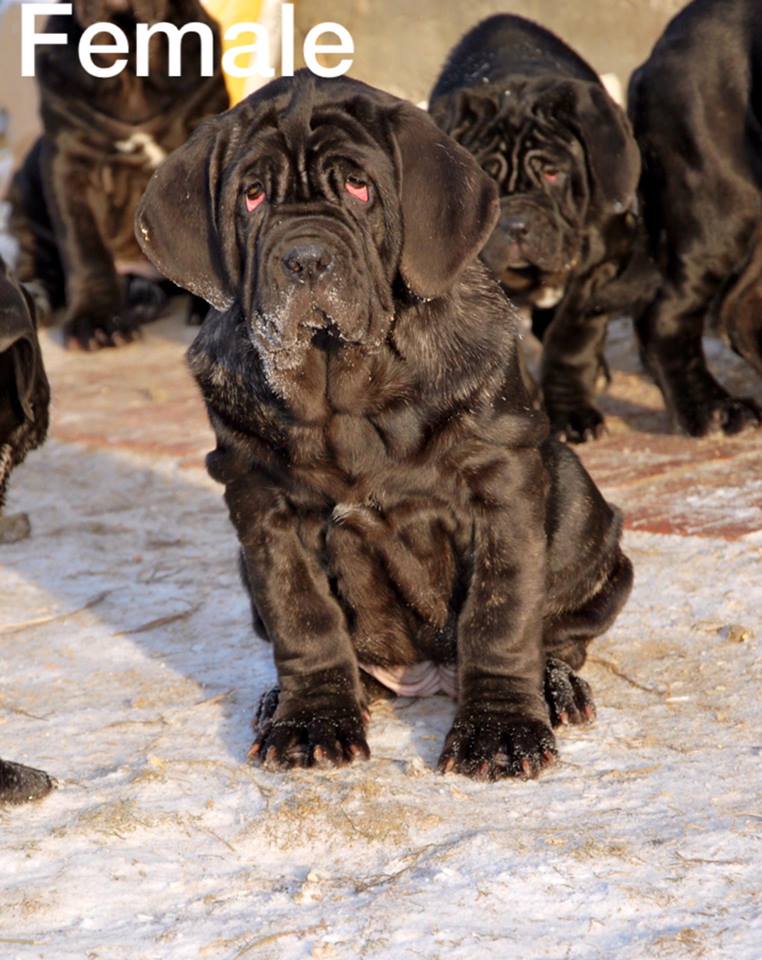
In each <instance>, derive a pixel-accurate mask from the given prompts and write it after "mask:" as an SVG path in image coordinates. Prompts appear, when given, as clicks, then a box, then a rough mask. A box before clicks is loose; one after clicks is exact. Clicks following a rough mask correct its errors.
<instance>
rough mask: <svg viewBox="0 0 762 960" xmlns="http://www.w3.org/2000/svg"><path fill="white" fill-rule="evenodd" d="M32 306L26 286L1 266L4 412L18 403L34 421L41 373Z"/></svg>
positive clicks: (0, 406) (0, 404)
mask: <svg viewBox="0 0 762 960" xmlns="http://www.w3.org/2000/svg"><path fill="white" fill-rule="evenodd" d="M0 262H1V261H0ZM32 309H33V307H32V306H31V300H30V299H27V294H26V292H25V291H24V290H23V288H21V287H18V286H17V285H16V284H15V283H14V282H12V281H11V279H10V278H9V277H8V276H7V275H5V271H4V270H2V269H0V369H1V370H3V372H4V375H2V374H0V414H2V412H3V410H5V409H6V408H8V407H10V408H11V409H12V408H14V407H17V408H20V410H18V409H17V411H16V415H17V416H19V417H20V419H23V418H26V419H27V420H30V421H32V420H34V409H33V407H32V393H33V392H34V384H35V377H36V375H37V350H36V344H35V338H36V334H35V327H34V321H33V320H32V316H33V315H32V313H31V310H32ZM2 440H3V438H2V437H0V442H2Z"/></svg>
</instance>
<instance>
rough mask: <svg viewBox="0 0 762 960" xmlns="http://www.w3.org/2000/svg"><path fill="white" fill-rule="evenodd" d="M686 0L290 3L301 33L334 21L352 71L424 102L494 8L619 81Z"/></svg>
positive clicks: (342, 0) (315, 0)
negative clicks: (545, 32)
mask: <svg viewBox="0 0 762 960" xmlns="http://www.w3.org/2000/svg"><path fill="white" fill-rule="evenodd" d="M683 6H685V0H508V2H506V0H503V2H502V3H501V2H496V0H465V2H455V0H296V11H297V24H298V27H299V29H300V31H301V32H302V38H303V36H304V34H305V33H306V31H307V30H309V28H310V27H311V26H313V24H315V23H318V22H320V21H322V20H336V21H338V22H339V23H342V24H344V26H345V27H347V29H348V30H349V31H350V33H351V34H352V36H353V37H354V40H355V51H356V52H355V63H354V67H353V68H352V70H351V72H350V75H351V76H353V77H356V78H357V79H358V80H365V81H367V82H368V83H372V84H374V85H375V86H379V87H384V88H386V89H387V90H389V91H390V92H392V93H396V94H397V95H399V96H406V97H410V98H411V99H413V100H416V101H419V100H423V99H425V98H426V97H427V96H428V94H429V91H430V89H431V87H432V86H433V83H434V80H435V79H436V76H437V73H438V71H439V69H440V68H441V66H442V63H443V61H444V58H445V56H446V54H447V52H448V51H449V50H450V48H451V47H452V46H453V44H454V43H455V42H456V41H457V40H458V39H459V38H460V37H461V36H462V35H463V34H464V33H465V32H466V31H467V30H468V29H469V28H470V27H472V26H474V25H475V24H476V23H478V22H479V20H481V19H483V18H484V17H486V16H489V15H490V14H493V13H518V14H521V15H523V16H527V17H530V18H531V19H533V20H536V21H537V22H538V23H541V24H542V25H543V26H546V27H548V28H549V29H551V30H553V31H554V32H555V33H557V34H559V36H561V38H562V39H564V40H565V41H566V42H567V43H569V44H571V46H573V47H575V48H576V49H577V51H578V52H579V53H580V54H582V56H583V57H585V58H586V59H587V60H588V61H589V62H590V64H591V65H592V66H593V67H594V68H595V69H596V70H598V71H599V73H616V74H617V75H618V76H619V77H620V79H621V80H622V82H623V84H625V85H626V82H627V78H628V77H629V75H630V73H631V72H632V70H633V69H634V68H635V67H637V66H638V65H639V64H640V63H642V62H643V60H645V58H646V57H647V56H648V54H649V53H650V51H651V47H652V46H653V43H654V41H655V40H656V38H657V37H658V36H659V34H660V33H661V31H662V30H663V29H664V26H665V25H666V23H667V21H668V20H669V19H670V17H672V15H673V14H674V13H675V12H676V11H677V10H679V9H680V8H681V7H683Z"/></svg>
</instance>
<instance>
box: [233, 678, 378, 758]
mask: <svg viewBox="0 0 762 960" xmlns="http://www.w3.org/2000/svg"><path fill="white" fill-rule="evenodd" d="M280 700H281V694H280V690H279V689H278V688H277V687H275V688H273V689H272V690H268V691H267V693H265V694H264V695H263V696H262V698H261V700H260V701H259V707H258V708H257V714H256V717H255V719H254V734H255V737H254V743H253V744H252V746H251V749H250V750H249V760H250V761H251V762H253V763H254V762H260V763H261V764H262V765H263V766H265V767H267V768H269V769H284V770H286V769H289V768H291V767H312V766H316V765H320V764H332V765H333V766H337V767H339V766H344V764H347V763H351V762H352V761H353V760H357V759H363V760H367V759H368V758H369V757H370V749H369V748H368V744H367V742H366V740H365V724H364V722H363V716H362V713H361V711H360V707H359V705H358V704H356V703H354V702H352V701H350V700H337V701H336V702H334V703H331V704H326V703H325V702H322V703H321V704H320V705H315V706H314V707H312V708H311V707H310V706H309V704H302V703H299V704H295V705H294V706H293V707H288V706H285V705H284V708H283V709H279V708H280V707H281V703H280Z"/></svg>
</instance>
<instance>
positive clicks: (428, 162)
mask: <svg viewBox="0 0 762 960" xmlns="http://www.w3.org/2000/svg"><path fill="white" fill-rule="evenodd" d="M497 212H498V211H497V191H496V189H495V186H494V183H493V182H492V181H491V180H490V178H489V177H488V176H486V175H485V174H484V173H483V172H482V171H481V170H480V168H479V167H478V165H477V164H476V163H475V161H474V160H473V158H472V157H471V156H470V155H469V154H468V153H467V152H466V151H465V150H463V149H462V148H460V147H459V146H458V145H457V144H456V143H455V142H454V141H452V140H451V139H450V138H449V137H447V136H445V135H444V134H443V133H442V132H441V131H440V130H439V129H438V128H437V127H436V126H435V125H434V123H433V122H432V121H431V119H430V118H429V117H428V116H427V115H426V114H425V113H423V112H422V111H421V110H418V109H417V108H415V107H413V106H412V105H410V104H408V103H406V102H404V101H401V100H398V99H396V98H395V97H392V96H390V95H389V94H386V93H383V92H382V91H379V90H375V89H374V88H372V87H368V86H366V85H365V84H362V83H359V82H358V81H354V80H349V79H347V78H341V79H340V80H323V79H316V78H314V77H313V76H312V75H311V74H309V73H308V72H307V71H300V72H299V73H298V74H297V75H296V76H295V77H294V78H283V79H280V80H276V81H273V82H272V83H270V84H268V85H267V86H266V87H264V88H263V89H262V90H261V91H259V92H258V93H256V94H254V95H252V96H251V97H249V98H248V99H247V100H245V101H244V102H243V103H242V104H239V106H238V107H236V108H234V109H233V110H230V111H228V112H227V113H225V114H221V115H220V116H219V117H216V118H213V119H212V120H211V121H208V122H207V123H205V124H203V125H202V126H201V127H200V128H199V130H198V131H196V133H195V134H194V135H193V137H191V139H190V140H189V141H188V143H187V144H186V145H185V146H183V147H181V148H180V149H179V150H177V151H175V153H173V154H172V156H171V157H170V158H169V159H168V160H167V161H166V163H165V164H163V165H162V167H161V168H160V169H159V170H158V171H157V173H156V174H155V175H154V177H153V179H152V181H151V183H150V184H149V187H148V189H147V190H146V193H145V195H144V197H143V200H142V201H141V204H140V207H139V210H138V214H137V218H136V235H137V238H138V241H139V242H140V244H141V246H142V248H143V250H144V252H145V253H146V255H147V256H148V258H149V259H150V260H151V261H152V262H153V263H154V264H155V265H156V266H157V267H158V269H159V270H160V271H162V272H163V273H164V274H165V275H166V276H168V277H169V278H170V279H171V280H174V281H175V283H178V284H179V285H180V286H183V287H185V288H186V289H189V290H191V291H192V292H193V293H196V294H198V295H199V296H202V297H204V299H206V300H207V301H208V302H209V303H211V304H212V305H213V306H215V307H217V308H218V309H220V310H226V309H228V308H229V307H231V306H233V305H236V306H237V307H238V308H239V309H240V312H241V314H242V317H243V321H244V322H245V323H246V324H247V325H248V330H249V333H250V336H251V340H252V342H253V343H254V345H255V347H256V349H257V352H258V353H259V355H260V357H261V359H262V363H263V369H264V371H265V374H266V376H267V378H268V380H269V382H270V385H271V386H272V388H273V389H274V390H275V391H276V392H278V393H281V394H282V395H283V394H284V391H285V387H284V382H285V379H286V378H287V377H288V376H289V374H292V373H293V371H298V370H299V368H300V367H301V366H302V365H303V364H304V363H305V359H306V357H307V356H308V354H309V352H310V351H312V350H326V349H328V350H332V349H341V348H342V347H345V346H349V345H352V346H354V347H357V348H360V349H362V350H365V351H372V350H375V349H376V348H377V347H378V346H379V344H380V343H381V342H382V341H383V339H384V337H385V336H386V334H387V333H388V330H389V328H390V325H391V324H392V322H393V319H394V314H395V305H396V302H395V291H398V290H399V289H400V287H399V285H400V284H403V285H404V286H405V287H407V289H408V291H409V292H410V293H411V294H412V295H414V296H418V297H422V298H433V297H439V296H443V295H445V294H446V293H447V292H448V291H449V290H450V289H451V288H452V286H453V285H454V284H455V283H456V282H457V279H458V276H459V274H460V272H461V271H462V269H463V267H464V266H465V264H466V263H467V262H468V261H469V260H471V259H473V258H474V257H476V256H477V255H478V253H479V251H480V250H481V248H482V246H483V245H484V243H485V242H486V240H487V238H488V237H489V235H490V233H491V232H492V229H493V227H494V224H495V222H496V219H497ZM291 379H292V380H293V377H292V378H291Z"/></svg>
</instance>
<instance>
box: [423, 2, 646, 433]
mask: <svg viewBox="0 0 762 960" xmlns="http://www.w3.org/2000/svg"><path fill="white" fill-rule="evenodd" d="M429 109H430V111H431V114H432V116H433V117H434V119H435V120H436V122H437V123H438V124H439V125H440V126H441V127H442V129H444V130H446V131H447V132H448V133H449V134H451V136H453V137H454V138H455V139H456V140H457V141H458V142H459V143H461V144H462V145H463V146H465V147H466V148H467V149H468V150H470V151H471V152H472V153H473V155H474V156H475V157H476V159H477V160H478V162H479V163H480V164H481V166H482V167H483V169H484V170H485V171H486V172H487V173H489V174H490V175H491V176H492V177H494V178H495V180H496V182H497V184H498V186H499V189H500V198H501V215H500V220H499V222H498V225H497V228H496V229H495V231H494V233H493V235H492V237H491V238H490V240H489V242H488V244H487V246H486V247H485V250H484V252H483V254H482V258H483V259H484V261H485V262H486V263H487V265H488V266H489V267H490V268H491V269H492V270H493V271H494V273H495V275H496V276H497V277H498V278H499V279H500V281H501V282H502V284H503V286H504V287H505V289H506V290H507V291H508V293H509V294H510V296H511V297H512V298H513V299H514V300H517V301H518V302H523V303H525V304H527V305H528V306H530V307H531V308H532V311H533V329H534V331H535V333H536V334H537V335H538V336H539V337H540V338H541V339H542V340H543V358H542V377H541V380H542V390H543V394H544V399H545V404H546V408H547V411H548V415H549V417H550V422H551V429H552V430H553V432H554V433H555V434H556V435H558V436H559V437H562V438H565V439H568V440H572V441H574V442H579V441H582V440H585V439H587V438H588V437H595V436H598V434H599V433H600V431H601V429H602V428H603V416H602V415H601V413H600V412H599V411H598V410H597V408H596V407H595V404H594V399H595V394H596V392H597V390H598V388H599V383H600V381H601V379H602V377H603V376H605V375H606V369H605V363H604V360H603V347H604V342H605V337H606V322H607V319H608V316H609V315H610V314H612V313H616V312H622V311H623V310H628V309H630V308H632V306H633V303H634V302H635V301H636V300H637V299H638V298H639V297H640V296H642V295H643V287H644V283H645V282H646V276H645V274H644V272H643V270H642V264H641V263H640V261H639V260H638V259H637V258H635V257H634V252H635V251H636V250H638V243H637V240H638V235H639V224H638V221H637V217H636V216H635V213H634V201H635V191H636V187H637V183H638V175H639V170H640V162H639V157H638V150H637V147H636V145H635V141H634V139H633V137H632V133H631V131H630V128H629V124H628V122H627V118H626V117H625V115H624V113H623V111H622V110H620V109H619V107H618V106H617V105H616V104H615V103H614V102H613V101H612V100H611V98H610V97H609V96H608V94H607V93H606V91H605V89H604V87H603V85H602V84H601V82H600V80H599V79H598V77H597V75H596V74H595V73H594V71H593V70H592V69H591V68H590V67H589V66H588V65H587V64H586V63H585V62H584V60H582V59H581V58H580V57H579V56H578V55H577V54H576V53H575V52H574V51H573V50H572V49H571V48H570V47H568V46H567V45H566V44H565V43H563V41H561V40H560V39H559V38H558V37H556V36H555V35H554V34H552V33H550V31H548V30H545V29H544V28H543V27H540V26H538V25H537V24H535V23H532V22H531V21H529V20H524V19H523V18H522V17H516V16H509V15H499V16H494V17H490V18H488V19H487V20H484V21H483V22H482V23H480V24H479V25H478V26H476V27H474V28H473V30H471V31H470V32H469V33H467V34H466V36H465V37H463V39H462V40H461V41H460V42H459V43H458V44H457V46H456V47H455V48H454V50H453V51H452V52H451V53H450V55H449V57H448V59H447V63H446V64H445V66H444V68H443V70H442V73H441V75H440V77H439V79H438V81H437V83H436V85H435V87H434V89H433V91H432V94H431V98H430V107H429Z"/></svg>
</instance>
